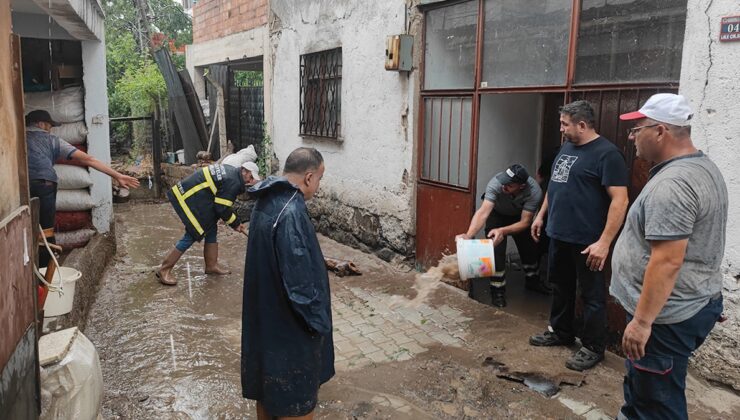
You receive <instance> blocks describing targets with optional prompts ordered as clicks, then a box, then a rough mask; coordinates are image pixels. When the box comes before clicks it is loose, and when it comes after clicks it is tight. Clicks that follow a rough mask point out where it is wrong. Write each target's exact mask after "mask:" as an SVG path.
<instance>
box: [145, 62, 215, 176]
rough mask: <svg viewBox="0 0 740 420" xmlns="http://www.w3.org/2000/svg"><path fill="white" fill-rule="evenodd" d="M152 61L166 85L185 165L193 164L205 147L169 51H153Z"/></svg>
mask: <svg viewBox="0 0 740 420" xmlns="http://www.w3.org/2000/svg"><path fill="white" fill-rule="evenodd" d="M154 59H155V61H156V62H157V65H158V67H159V71H160V72H161V73H162V77H163V78H164V81H165V84H166V85H167V96H168V98H169V105H170V108H171V109H172V111H173V113H174V114H175V122H176V124H177V129H178V132H179V133H180V135H181V136H182V143H183V149H185V163H187V164H193V163H195V162H196V161H197V159H196V156H195V155H196V154H197V153H198V151H200V150H202V148H203V147H205V146H204V145H203V144H204V143H205V139H201V138H200V137H199V134H198V130H197V128H196V126H195V123H194V122H193V115H192V114H191V112H190V107H189V106H188V102H187V98H186V97H185V91H184V90H183V87H182V82H181V81H180V76H179V75H178V74H177V69H175V66H174V65H173V64H172V60H171V59H170V53H169V51H167V49H165V48H162V49H159V50H157V51H155V52H154Z"/></svg>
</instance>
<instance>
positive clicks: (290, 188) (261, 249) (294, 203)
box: [241, 148, 334, 419]
mask: <svg viewBox="0 0 740 420" xmlns="http://www.w3.org/2000/svg"><path fill="white" fill-rule="evenodd" d="M323 161H324V159H323V157H322V156H321V153H319V152H318V151H317V150H316V149H313V148H298V149H296V150H294V151H293V152H292V153H291V154H290V155H289V156H288V158H287V159H286V161H285V168H284V170H283V176H282V177H269V178H267V179H265V180H264V181H262V182H260V183H259V184H257V185H255V186H254V187H252V188H250V190H249V192H250V193H251V194H252V196H253V197H257V202H256V203H255V206H254V209H253V210H252V219H251V222H250V225H249V240H248V243H247V257H246V262H245V264H246V268H245V271H244V305H243V312H242V354H241V378H242V395H243V396H244V398H249V399H251V400H256V401H257V417H258V418H259V419H270V418H273V417H299V418H306V419H310V418H312V417H313V411H314V408H315V407H316V402H317V397H318V391H319V386H320V385H321V384H323V383H324V382H326V381H328V380H329V379H331V377H332V376H334V343H333V340H332V320H331V296H330V292H329V276H328V274H327V272H326V266H325V263H324V256H323V254H322V253H321V248H320V247H319V242H318V239H317V237H316V232H315V230H314V227H313V225H312V224H311V219H310V218H309V216H308V211H307V209H306V200H310V199H311V198H312V197H313V195H314V194H315V193H316V191H317V190H318V189H319V183H320V182H321V178H322V176H323V174H324V162H323Z"/></svg>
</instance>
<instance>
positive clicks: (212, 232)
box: [175, 226, 218, 252]
mask: <svg viewBox="0 0 740 420" xmlns="http://www.w3.org/2000/svg"><path fill="white" fill-rule="evenodd" d="M217 236H218V226H214V227H212V228H211V229H209V230H207V231H206V234H205V240H206V243H207V244H215V243H216V242H217V239H218V238H217ZM194 243H195V238H193V235H191V234H190V232H188V231H187V230H186V231H185V234H184V235H182V238H180V240H179V241H177V244H175V248H177V250H178V251H180V252H185V251H187V250H188V249H189V248H190V247H191V246H193V244H194Z"/></svg>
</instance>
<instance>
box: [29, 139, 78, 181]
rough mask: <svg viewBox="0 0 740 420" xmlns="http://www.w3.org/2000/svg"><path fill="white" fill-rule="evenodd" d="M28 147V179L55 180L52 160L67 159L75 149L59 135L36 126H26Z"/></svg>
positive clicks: (55, 174) (55, 175)
mask: <svg viewBox="0 0 740 420" xmlns="http://www.w3.org/2000/svg"><path fill="white" fill-rule="evenodd" d="M26 145H27V147H28V179H44V180H47V181H52V182H57V180H58V178H57V173H56V172H55V171H54V161H56V160H57V159H59V158H60V157H63V158H64V159H69V158H70V157H71V156H72V153H74V152H75V151H76V150H77V149H76V148H75V147H74V146H72V145H71V144H69V143H67V142H66V141H64V140H62V139H60V138H59V137H57V136H55V135H53V134H49V133H47V132H46V131H44V130H42V129H40V128H38V127H26Z"/></svg>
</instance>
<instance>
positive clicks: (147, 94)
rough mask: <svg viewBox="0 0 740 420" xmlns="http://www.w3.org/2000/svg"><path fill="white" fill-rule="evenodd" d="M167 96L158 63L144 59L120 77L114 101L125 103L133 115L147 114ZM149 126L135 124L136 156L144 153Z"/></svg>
mask: <svg viewBox="0 0 740 420" xmlns="http://www.w3.org/2000/svg"><path fill="white" fill-rule="evenodd" d="M166 97H167V86H166V85H165V83H164V78H162V74H161V73H160V72H159V69H158V68H157V65H156V64H154V63H153V62H152V61H151V60H146V59H142V61H141V62H140V64H139V67H138V68H129V69H127V70H126V72H125V73H124V74H123V76H122V77H121V78H120V79H118V81H117V82H116V86H115V95H114V98H115V99H114V101H115V102H118V103H120V104H122V105H125V106H126V107H127V108H128V110H129V112H130V114H131V115H132V116H137V117H138V116H146V115H149V114H151V113H152V112H154V108H155V107H156V106H157V104H158V103H160V102H163V101H164V99H165V98H166ZM148 129H149V127H148V126H144V125H142V124H137V125H135V126H134V133H133V138H134V156H138V155H142V154H144V151H145V150H146V143H147V141H148V138H149V134H150V133H149V131H148Z"/></svg>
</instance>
